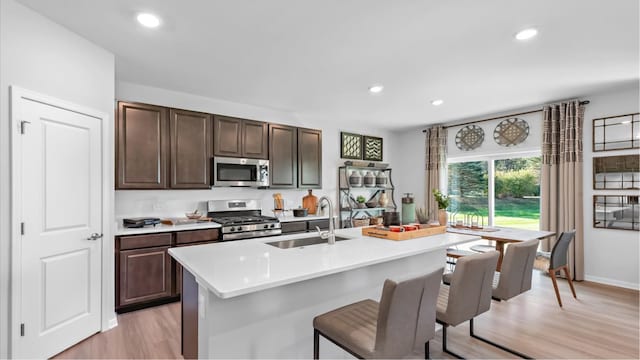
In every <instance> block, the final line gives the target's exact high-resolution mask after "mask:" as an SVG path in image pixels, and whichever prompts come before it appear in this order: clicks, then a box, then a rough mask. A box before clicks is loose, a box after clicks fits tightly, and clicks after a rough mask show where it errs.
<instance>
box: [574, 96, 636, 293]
mask: <svg viewBox="0 0 640 360" xmlns="http://www.w3.org/2000/svg"><path fill="white" fill-rule="evenodd" d="M639 96H640V94H639V92H638V85H637V84H636V85H635V86H633V87H627V88H621V89H617V90H613V91H609V92H606V93H601V94H594V95H590V96H586V97H585V99H589V100H590V101H591V103H590V104H589V105H587V106H586V108H585V121H584V172H583V175H584V186H583V193H584V210H585V211H584V227H585V229H584V230H585V231H584V245H585V248H584V258H585V259H584V260H585V264H584V266H585V272H586V274H585V279H586V280H590V281H596V282H601V283H606V284H611V285H618V286H623V287H628V288H633V289H638V288H639V287H640V279H639V276H640V274H639V273H640V269H639V267H638V264H639V263H640V233H639V232H638V231H629V230H611V229H595V228H593V195H594V194H597V195H606V194H608V195H622V194H630V195H633V194H635V195H638V193H639V192H638V191H637V190H636V191H628V190H597V191H594V190H593V175H592V174H593V157H600V156H614V155H628V154H636V155H637V154H638V153H639V152H640V150H638V149H634V150H620V151H604V152H595V153H594V152H593V145H592V142H593V135H592V133H593V127H592V123H593V119H597V118H601V117H605V116H613V115H623V114H629V113H637V112H639V111H640V104H639V102H640V100H639Z"/></svg>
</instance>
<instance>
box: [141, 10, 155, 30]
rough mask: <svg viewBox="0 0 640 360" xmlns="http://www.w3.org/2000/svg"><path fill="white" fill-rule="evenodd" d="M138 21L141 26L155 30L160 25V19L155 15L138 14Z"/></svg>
mask: <svg viewBox="0 0 640 360" xmlns="http://www.w3.org/2000/svg"><path fill="white" fill-rule="evenodd" d="M137 19H138V22H139V23H140V24H142V25H143V26H146V27H148V28H155V27H158V25H160V19H158V17H157V16H155V15H153V14H149V13H140V14H138V17H137Z"/></svg>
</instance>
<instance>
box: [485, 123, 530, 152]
mask: <svg viewBox="0 0 640 360" xmlns="http://www.w3.org/2000/svg"><path fill="white" fill-rule="evenodd" d="M528 136H529V124H527V122H526V121H524V120H522V119H518V118H510V119H506V120H502V121H501V122H500V123H499V124H498V125H497V126H496V128H495V130H493V139H494V140H495V141H496V143H498V145H501V146H507V147H509V146H515V145H518V144H521V143H522V142H524V141H525V140H526V139H527V137H528Z"/></svg>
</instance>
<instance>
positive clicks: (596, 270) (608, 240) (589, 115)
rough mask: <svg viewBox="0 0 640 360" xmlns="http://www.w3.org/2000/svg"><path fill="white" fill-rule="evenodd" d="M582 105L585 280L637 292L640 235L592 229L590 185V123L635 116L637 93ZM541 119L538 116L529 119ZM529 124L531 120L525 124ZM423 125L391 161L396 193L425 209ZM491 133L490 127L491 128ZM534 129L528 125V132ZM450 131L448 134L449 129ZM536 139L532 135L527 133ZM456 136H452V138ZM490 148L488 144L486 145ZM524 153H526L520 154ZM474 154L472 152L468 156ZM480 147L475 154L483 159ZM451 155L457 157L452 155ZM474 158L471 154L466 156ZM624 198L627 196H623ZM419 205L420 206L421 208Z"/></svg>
mask: <svg viewBox="0 0 640 360" xmlns="http://www.w3.org/2000/svg"><path fill="white" fill-rule="evenodd" d="M581 99H582V100H590V101H591V103H590V104H589V105H587V106H586V109H585V122H584V185H583V189H584V191H583V195H584V224H585V229H584V230H585V231H584V234H585V239H584V241H585V272H586V279H587V280H590V281H596V282H601V283H607V284H612V285H618V286H623V287H628V288H634V289H638V287H639V282H640V281H639V279H638V277H639V268H638V263H639V262H640V261H639V257H640V255H639V254H640V246H639V244H640V234H639V233H638V232H637V231H628V230H609V229H594V228H593V194H594V191H593V190H592V189H593V184H592V166H593V156H594V154H593V152H592V144H591V143H592V134H591V133H592V127H591V124H592V120H593V119H594V118H599V117H603V116H611V115H619V114H628V113H632V112H638V111H639V106H640V105H639V94H638V85H637V83H636V84H635V85H634V86H626V87H621V88H616V89H612V90H608V91H605V92H602V93H598V94H592V95H586V96H582V97H581ZM529 110H532V108H527V109H516V110H512V111H508V112H504V113H502V114H500V113H499V114H490V115H486V116H482V117H477V118H470V119H465V120H464V121H461V122H466V121H473V120H480V119H483V118H492V117H496V116H501V115H505V114H510V113H516V112H524V111H529ZM533 115H534V116H540V119H541V115H540V113H537V114H533ZM533 122H534V120H531V121H530V125H532V123H533ZM426 127H428V126H423V127H420V128H415V129H413V130H408V131H404V132H401V133H396V134H395V137H396V138H397V139H401V141H399V140H398V141H397V146H398V147H397V150H394V156H395V158H392V161H393V162H394V163H395V164H396V165H395V167H396V169H397V170H398V171H396V173H397V174H402V176H396V183H397V188H398V189H399V192H413V193H414V194H415V196H416V198H415V200H416V203H417V204H419V205H418V206H420V205H423V204H424V196H425V194H424V181H425V175H424V142H425V139H424V134H423V133H422V129H424V128H426ZM490 128H491V131H493V127H490ZM533 128H534V127H533V126H532V129H533ZM450 130H451V129H450ZM487 135H488V134H487V131H486V129H485V142H487ZM532 135H534V136H535V134H532ZM451 136H452V135H451V134H449V138H450V139H449V149H451V148H452V147H453V148H455V143H453V144H452V143H451ZM453 136H455V134H454V135H453ZM489 136H490V137H489V139H488V140H489V141H490V142H493V135H492V133H489ZM491 146H493V145H491ZM523 150H526V149H523ZM473 153H474V154H475V153H476V152H475V151H474V152H473ZM484 153H485V151H484V150H483V149H482V148H481V149H479V151H478V155H480V154H484ZM633 153H636V154H637V153H638V150H637V149H636V150H626V151H608V152H600V153H596V154H595V156H609V155H619V154H633ZM453 155H455V156H460V153H459V152H457V151H456V150H454V151H453ZM471 156H473V155H471ZM596 193H597V194H616V193H622V192H621V191H617V192H616V191H597V192H596ZM627 193H628V192H627ZM423 206H424V205H423Z"/></svg>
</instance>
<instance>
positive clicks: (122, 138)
mask: <svg viewBox="0 0 640 360" xmlns="http://www.w3.org/2000/svg"><path fill="white" fill-rule="evenodd" d="M116 119H117V120H116V123H117V124H116V144H117V151H116V188H117V189H165V188H167V187H168V181H167V173H168V165H169V159H168V154H167V148H168V141H169V137H168V132H169V122H168V109H167V108H163V107H159V106H153V105H144V104H132V103H125V102H119V103H118V114H117V117H116Z"/></svg>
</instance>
